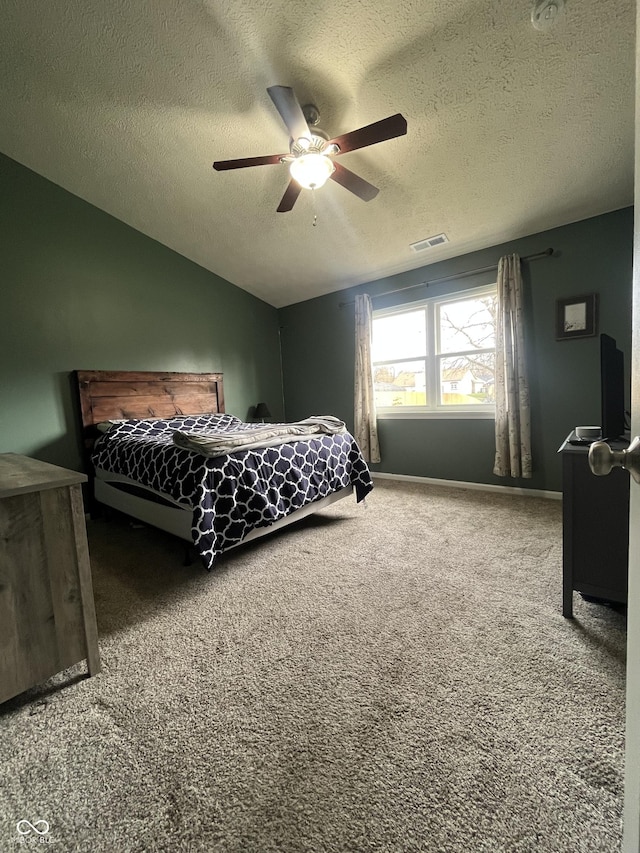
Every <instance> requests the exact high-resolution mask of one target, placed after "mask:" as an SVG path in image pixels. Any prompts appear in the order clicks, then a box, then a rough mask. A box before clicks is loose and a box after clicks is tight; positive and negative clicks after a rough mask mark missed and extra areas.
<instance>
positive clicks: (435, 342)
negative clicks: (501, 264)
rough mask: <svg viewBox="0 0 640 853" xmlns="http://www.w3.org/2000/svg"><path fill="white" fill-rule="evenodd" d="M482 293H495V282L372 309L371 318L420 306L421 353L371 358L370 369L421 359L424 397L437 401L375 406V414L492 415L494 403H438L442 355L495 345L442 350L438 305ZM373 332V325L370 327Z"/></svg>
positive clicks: (396, 416)
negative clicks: (394, 357) (398, 356)
mask: <svg viewBox="0 0 640 853" xmlns="http://www.w3.org/2000/svg"><path fill="white" fill-rule="evenodd" d="M485 295H493V296H496V295H497V283H496V282H493V283H490V284H485V285H482V286H480V287H472V288H467V289H465V290H457V291H452V292H450V293H447V294H440V295H438V296H431V297H428V298H427V299H421V300H419V301H418V302H408V303H403V304H402V305H394V306H389V307H386V308H380V309H374V311H373V314H372V321H374V322H375V320H377V319H380V318H382V317H389V316H393V315H395V314H409V313H411V312H412V311H416V310H422V311H424V316H425V327H426V328H425V331H426V335H425V343H426V350H425V354H424V356H419V357H405V358H397V359H386V360H385V361H377V362H376V361H373V360H372V362H371V367H372V370H375V368H376V366H378V365H386V364H393V363H406V362H408V361H421V362H422V363H423V364H424V365H425V385H426V396H427V400H430V399H431V400H435V401H438V402H436V403H434V404H433V405H424V406H376V414H377V417H378V418H380V419H391V420H392V419H414V418H418V419H419V418H435V419H438V418H444V419H454V418H456V419H461V420H463V419H472V418H475V419H495V403H475V404H473V405H470V404H468V403H462V404H451V403H448V404H443V403H440V402H439V400H440V395H441V380H440V362H441V360H442V359H443V358H444V359H446V358H453V357H455V356H456V355H467V354H468V353H469V352H494V353H495V347H487V348H485V349H483V350H464V351H463V350H460V351H458V352H442V351H441V347H440V340H439V338H440V327H439V323H438V322H437V321H438V317H439V311H438V309H439V307H440V306H442V305H445V304H447V303H451V302H461V301H463V300H465V299H473V298H481V297H482V296H485ZM372 335H373V329H372Z"/></svg>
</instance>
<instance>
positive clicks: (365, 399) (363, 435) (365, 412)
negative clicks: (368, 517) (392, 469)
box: [354, 293, 380, 462]
mask: <svg viewBox="0 0 640 853" xmlns="http://www.w3.org/2000/svg"><path fill="white" fill-rule="evenodd" d="M354 390H355V405H354V415H355V417H354V421H355V431H354V437H355V440H356V441H357V442H358V444H359V445H360V450H361V451H362V455H363V456H364V458H365V459H366V460H367V462H380V445H379V444H378V424H377V421H376V407H375V399H374V394H373V372H372V370H371V299H370V298H369V296H368V295H367V294H366V293H364V294H361V295H359V296H356V364H355V389H354Z"/></svg>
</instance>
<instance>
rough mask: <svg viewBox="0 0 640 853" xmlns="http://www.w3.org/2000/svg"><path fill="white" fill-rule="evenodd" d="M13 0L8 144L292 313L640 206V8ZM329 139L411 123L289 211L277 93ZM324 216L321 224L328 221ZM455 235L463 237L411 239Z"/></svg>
mask: <svg viewBox="0 0 640 853" xmlns="http://www.w3.org/2000/svg"><path fill="white" fill-rule="evenodd" d="M532 6H533V0H501V1H500V0H376V2H375V3H373V2H371V0H315V2H311V0H301V2H295V0H294V2H292V0H288V2H284V0H262V2H261V0H242V2H239V0H135V2H133V0H66V2H63V0H50V2H49V0H47V2H42V0H5V2H4V3H3V4H2V26H1V28H0V151H2V152H4V153H5V154H7V155H8V156H9V157H12V158H14V159H15V160H17V161H19V162H20V163H23V164H24V165H26V166H28V167H29V168H31V169H33V170H34V171H36V172H38V173H39V174H41V175H44V176H45V177H46V178H48V179H49V180H51V181H54V182H55V183H56V184H59V185H60V186H62V187H64V188H65V189H67V190H69V191H70V192H72V193H75V194H76V195H77V196H80V197H81V198H83V199H85V200H86V201H88V202H91V203H92V204H94V205H96V206H97V207H99V208H101V209H102V210H105V211H107V212H108V213H110V214H112V215H113V216H115V217H117V218H118V219H121V220H122V221H124V222H126V223H128V224H129V225H131V226H132V227H134V228H136V229H138V230H139V231H141V232H143V233H144V234H147V235H149V236H150V237H153V238H154V239H156V240H158V241H159V242H161V243H163V244H165V245H166V246H169V247H170V248H172V249H174V250H175V251H177V252H179V253H181V254H182V255H185V256H186V257H187V258H190V259H191V260H193V261H195V262H196V263H198V264H200V265H202V266H203V267H205V268H207V269H209V270H211V271H212V272H215V273H217V274H218V275H220V276H222V277H223V278H225V279H227V280H228V281H230V282H232V283H233V284H235V285H237V286H238V287H241V288H243V289H245V290H247V291H249V292H250V293H253V294H255V295H256V296H258V297H260V298H261V299H264V300H265V301H266V302H269V303H270V304H272V305H274V306H276V307H280V306H283V305H288V304H291V303H294V302H299V301H301V300H304V299H309V298H311V297H313V296H318V295H321V294H324V293H329V292H333V291H336V290H340V289H342V288H344V287H348V286H350V285H353V284H359V283H361V282H364V281H369V280H371V279H375V278H379V277H382V276H385V275H389V274H391V273H395V272H400V271H404V270H408V269H411V268H414V267H418V266H423V265H424V264H426V263H432V262H433V261H439V260H443V259H445V258H448V257H454V256H457V255H461V254H464V253H466V252H469V251H473V250H475V249H480V248H484V247H487V246H493V245H496V244H498V243H501V242H504V241H506V240H510V239H514V238H517V237H520V236H524V235H526V234H532V233H535V232H537V231H541V230H544V229H547V228H552V227H555V226H558V225H563V224H565V223H568V222H573V221H576V220H579V219H583V218H586V217H588V216H593V215H596V214H599V213H603V212H606V211H610V210H615V209H618V208H620V207H624V206H626V205H630V204H632V203H633V134H634V117H633V114H634V61H635V59H634V57H635V53H634V51H635V47H634V32H635V3H634V2H633V0H607V2H606V3H604V2H602V0H567V2H566V6H565V9H564V11H563V12H562V13H561V14H560V15H559V16H558V18H557V20H556V23H555V25H554V26H553V28H551V29H550V30H548V31H539V30H536V29H534V28H533V26H532V25H531V10H532ZM271 85H284V86H291V87H293V89H294V90H295V92H296V94H297V96H298V98H299V100H300V103H301V104H304V103H308V102H312V103H314V104H316V106H317V107H318V109H319V110H320V118H321V120H320V126H321V127H322V128H323V129H324V130H326V131H327V132H328V134H329V136H338V135H340V134H342V133H344V132H346V131H349V130H353V129H355V128H358V127H361V126H362V125H366V124H370V123H372V122H374V121H377V120H379V119H382V118H385V117H386V116H388V115H391V114H393V113H396V112H401V113H402V114H403V115H404V116H405V118H406V119H407V122H408V133H407V135H406V136H403V137H400V138H398V139H394V140H390V141H387V142H383V143H380V144H378V145H375V146H371V147H368V148H365V149H362V150H359V151H353V152H350V153H347V154H345V155H343V157H342V158H341V163H342V165H344V166H346V167H347V168H349V169H351V170H352V171H355V172H357V173H358V174H359V175H361V176H362V177H363V178H366V179H367V180H368V181H370V182H371V183H373V184H375V185H376V186H378V187H379V188H380V193H379V195H378V196H377V197H376V198H375V199H374V200H373V201H371V202H367V203H365V202H363V201H361V200H360V199H359V198H357V197H356V196H354V195H352V194H351V193H349V192H348V191H347V190H345V189H344V188H343V187H341V186H339V185H338V184H336V183H335V182H334V181H329V182H328V184H327V185H325V187H323V188H322V189H320V190H318V191H316V192H315V193H311V191H303V192H302V194H301V195H300V198H299V199H298V201H297V203H296V205H295V207H294V208H293V210H292V211H291V212H290V213H276V207H277V206H278V203H279V201H280V199H281V197H282V195H283V193H284V190H285V188H286V186H287V183H288V173H287V168H286V166H284V165H280V164H278V165H272V166H260V167H254V168H247V169H241V170H236V171H227V172H215V171H214V170H213V169H212V167H211V165H212V162H213V161H214V160H224V159H231V158H236V157H250V156H256V155H263V154H276V153H283V152H286V151H287V149H288V134H287V131H286V129H285V127H284V125H283V123H282V121H281V119H280V117H279V115H278V113H277V112H276V110H275V108H274V106H273V104H272V102H271V100H270V98H269V96H268V94H267V92H266V88H267V86H271ZM314 215H316V216H317V225H315V226H314V225H313V219H314ZM440 232H445V233H446V234H447V235H448V237H449V240H450V243H449V244H447V245H446V246H444V247H439V248H435V249H432V250H430V251H429V252H428V253H422V254H418V255H416V254H414V253H413V252H411V251H410V249H409V244H410V243H412V242H415V241H418V240H421V239H423V238H425V237H429V236H432V235H434V234H438V233H440Z"/></svg>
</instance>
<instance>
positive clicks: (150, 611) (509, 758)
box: [0, 481, 625, 853]
mask: <svg viewBox="0 0 640 853" xmlns="http://www.w3.org/2000/svg"><path fill="white" fill-rule="evenodd" d="M89 544H90V551H91V557H92V563H93V570H94V584H95V594H96V608H97V613H98V622H99V631H100V649H101V655H102V662H103V667H104V669H103V672H102V673H101V674H100V675H99V676H97V677H95V678H92V679H86V678H83V677H77V673H70V674H67V675H66V676H65V678H66V682H67V683H66V684H65V686H64V687H63V688H55V689H50V688H49V689H48V690H36V691H32V692H31V693H30V694H23V696H21V697H19V698H17V699H14V700H11V701H10V702H7V703H5V704H4V705H2V706H0V732H1V740H0V767H1V768H2V770H1V774H2V784H1V788H0V850H2V851H5V850H18V849H21V848H20V846H19V845H18V841H19V838H21V837H22V838H25V839H26V838H27V836H26V835H25V836H20V834H19V833H18V831H17V824H18V822H19V821H21V820H29V821H30V822H31V823H32V824H33V825H35V824H36V821H37V820H43V821H47V823H48V824H49V833H48V834H47V838H48V839H49V841H50V842H52V843H55V845H56V847H55V849H56V850H60V851H62V850H65V851H66V850H73V851H75V850H78V851H110V852H113V853H119V852H120V851H147V850H149V851H211V853H272V851H273V853H275V851H278V853H333V851H336V853H343V851H344V852H345V853H346V851H349V853H352V851H353V853H365V851H385V853H405V851H443V853H476V852H477V851H487V853H489V851H490V853H500V851H504V853H514V851H527V853H528V852H529V851H531V853H534V851H535V853H562V851H567V853H577V851H580V852H581V853H582V851H594V853H607V851H616V850H618V849H619V845H620V838H621V810H622V769H623V749H624V741H623V717H624V648H625V619H624V615H623V614H621V613H619V612H616V611H614V610H612V609H610V608H607V607H602V606H600V605H594V604H587V603H586V602H583V601H582V600H581V599H580V597H579V596H577V595H576V596H575V599H576V601H575V612H576V619H575V620H574V621H567V620H565V619H563V617H562V615H561V554H562V549H561V505H560V503H559V502H556V501H547V500H542V499H538V498H518V497H515V498H514V497H511V496H506V495H505V496H503V495H493V494H487V493H483V492H478V491H466V490H460V489H448V488H442V487H429V486H422V485H417V484H412V483H393V482H390V481H377V485H376V488H375V490H374V492H373V493H372V494H371V496H370V497H369V498H368V499H367V506H366V507H362V506H361V505H360V506H357V505H356V504H355V503H352V501H351V500H348V501H342V502H340V503H338V504H336V505H335V506H334V507H332V508H330V509H328V510H326V511H324V512H323V513H322V514H320V515H316V516H313V517H312V518H310V519H309V520H307V521H305V522H302V523H300V524H299V525H297V526H295V527H293V528H289V529H287V530H286V531H285V532H283V533H281V534H276V535H274V536H272V537H269V538H267V539H263V540H262V541H261V542H259V543H256V544H254V545H248V546H245V547H244V548H240V549H237V550H236V551H235V552H232V553H231V554H230V555H228V556H227V557H226V558H225V559H224V560H223V561H222V562H221V563H220V565H219V566H218V568H217V569H216V570H215V571H214V572H212V573H211V574H207V573H206V572H205V571H204V570H203V569H202V568H201V567H200V566H199V564H194V565H193V566H191V567H190V568H185V567H184V566H183V565H182V557H183V547H182V544H181V543H180V542H178V541H177V540H174V539H172V538H171V537H168V536H166V535H164V534H162V533H159V532H157V531H154V530H152V529H149V528H146V529H140V528H134V527H131V526H129V525H128V524H127V523H126V521H124V520H123V519H114V520H112V521H110V522H104V521H101V522H90V523H89ZM80 671H82V670H81V669H80ZM74 674H75V675H76V677H75V680H73V679H72V680H71V681H70V680H69V675H74ZM58 680H61V679H58ZM25 826H26V825H25V824H22V828H23V829H24V828H25ZM43 827H44V825H43V824H40V828H41V829H42V828H43ZM27 829H28V827H27ZM31 836H33V832H32V833H31ZM38 846H39V848H40V849H42V846H41V845H38Z"/></svg>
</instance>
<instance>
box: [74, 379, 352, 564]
mask: <svg viewBox="0 0 640 853" xmlns="http://www.w3.org/2000/svg"><path fill="white" fill-rule="evenodd" d="M76 380H77V386H78V394H79V398H80V410H81V416H82V432H83V444H84V448H85V454H86V465H87V471H88V474H89V480H90V484H91V496H92V499H93V500H95V501H96V502H97V503H99V504H104V505H105V506H108V507H111V508H112V509H115V510H118V511H119V512H123V513H125V514H126V515H129V516H132V517H133V518H136V519H138V520H139V521H142V522H144V523H146V524H150V525H151V526H152V527H158V528H160V529H161V530H164V531H166V532H168V533H172V534H173V535H174V536H179V537H180V538H181V539H184V540H185V541H186V542H189V543H192V536H191V522H192V515H193V510H192V509H191V508H190V507H185V506H184V505H182V504H179V503H177V501H175V500H174V499H173V498H172V497H170V496H169V495H165V494H162V493H160V492H157V491H155V490H154V489H150V488H148V487H147V486H142V485H140V484H139V483H135V482H134V481H132V480H130V479H129V478H128V477H124V476H122V475H120V474H111V473H109V472H107V471H102V470H95V469H94V468H93V466H92V464H91V461H90V457H91V450H92V448H93V445H94V443H95V441H96V438H97V437H98V435H99V431H98V427H97V425H98V424H99V423H101V422H102V421H108V420H117V419H121V418H170V417H173V416H174V415H203V414H218V413H220V414H222V413H224V411H225V408H224V389H223V381H222V374H221V373H171V372H170V373H159V372H153V371H151V372H150V371H146V372H136V371H119V370H77V371H76ZM352 492H353V487H352V486H348V487H346V488H345V489H341V490H340V491H338V492H334V493H333V494H331V495H328V496H327V497H325V498H322V499H321V500H318V501H314V502H313V503H311V504H308V505H307V506H304V507H301V508H300V509H298V510H296V511H295V512H293V513H291V515H288V516H287V517H286V518H282V519H279V520H278V521H275V522H274V523H273V524H271V525H269V526H268V527H261V528H258V529H256V530H252V531H251V532H250V533H249V534H247V536H246V537H245V538H244V539H243V540H242V542H240V543H238V544H240V545H241V544H244V543H245V542H249V541H251V540H253V539H258V538H260V537H261V536H265V535H267V534H268V533H272V532H273V531H275V530H279V529H281V528H283V527H286V526H287V525H289V524H292V523H293V522H294V521H298V520H299V519H301V518H304V517H305V516H306V515H310V514H311V513H314V512H317V511H318V510H320V509H323V508H324V507H326V506H329V505H330V504H332V503H334V502H335V501H337V500H340V499H341V498H344V497H348V496H349V495H350V494H352ZM233 547H237V546H233Z"/></svg>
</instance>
